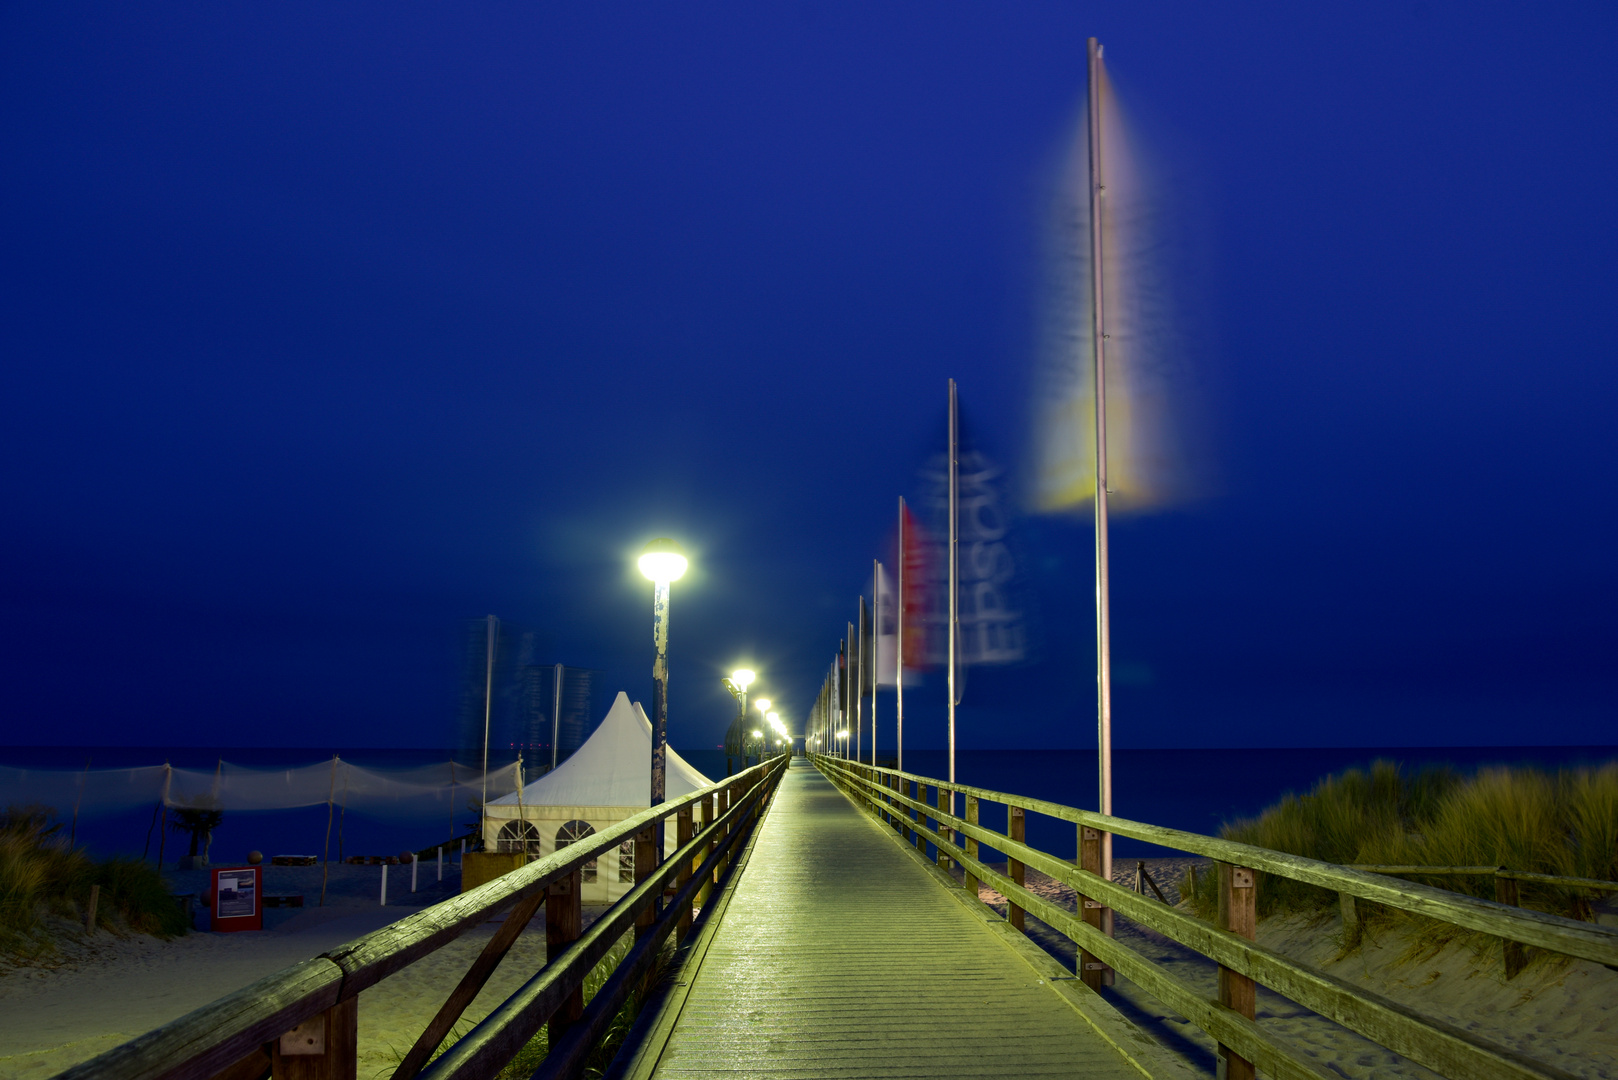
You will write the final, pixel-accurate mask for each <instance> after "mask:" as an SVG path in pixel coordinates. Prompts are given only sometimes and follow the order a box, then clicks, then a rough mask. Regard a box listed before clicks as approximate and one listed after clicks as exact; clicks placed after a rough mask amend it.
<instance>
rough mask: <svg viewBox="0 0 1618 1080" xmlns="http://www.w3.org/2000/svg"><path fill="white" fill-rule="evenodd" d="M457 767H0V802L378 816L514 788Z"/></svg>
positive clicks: (497, 773)
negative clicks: (324, 809)
mask: <svg viewBox="0 0 1618 1080" xmlns="http://www.w3.org/2000/svg"><path fill="white" fill-rule="evenodd" d="M484 780H485V778H484V774H483V773H482V771H481V770H478V769H473V768H468V767H466V766H464V765H458V764H452V763H450V762H448V761H445V762H443V763H442V764H434V765H419V766H413V767H410V768H400V769H379V768H367V767H364V766H360V765H351V764H349V763H348V762H346V761H343V760H342V759H341V758H336V757H334V758H331V759H329V760H327V761H321V762H316V763H314V764H311V765H299V766H296V767H294V768H288V769H251V768H246V767H244V766H240V765H232V764H231V763H230V762H228V761H222V762H220V763H219V764H218V766H217V767H215V768H213V769H180V768H172V767H170V766H168V765H145V766H141V767H139V768H133V769H80V770H78V771H75V772H69V771H65V770H59V769H18V768H11V767H6V766H0V803H4V804H9V805H29V804H35V805H43V806H48V807H50V808H52V809H53V810H54V811H55V812H56V813H57V815H58V816H60V817H67V816H72V817H74V818H80V817H83V818H91V817H96V816H99V815H104V814H114V813H119V812H122V811H127V810H132V809H134V808H136V807H140V806H156V805H157V804H158V803H159V802H162V803H163V804H164V805H166V806H170V807H174V808H176V809H186V808H196V809H210V810H224V811H231V810H291V809H295V808H297V807H300V806H317V805H323V804H326V803H331V804H332V805H333V806H339V807H345V808H347V809H349V810H357V811H359V812H361V813H370V814H375V815H378V816H395V815H411V816H415V815H427V814H430V813H432V812H434V810H437V811H438V812H441V813H445V814H449V813H453V812H454V811H455V810H458V809H460V808H462V807H465V806H466V805H467V803H468V802H471V803H474V804H475V803H477V802H479V801H481V799H482V798H483V796H484V793H485V791H486V792H487V794H488V797H489V798H490V799H495V798H499V797H500V796H502V795H508V794H510V793H511V792H513V791H515V790H517V787H518V783H519V778H518V766H517V764H516V763H512V764H510V765H506V766H504V767H502V768H499V769H491V770H489V773H488V777H487V785H486V786H485V782H484Z"/></svg>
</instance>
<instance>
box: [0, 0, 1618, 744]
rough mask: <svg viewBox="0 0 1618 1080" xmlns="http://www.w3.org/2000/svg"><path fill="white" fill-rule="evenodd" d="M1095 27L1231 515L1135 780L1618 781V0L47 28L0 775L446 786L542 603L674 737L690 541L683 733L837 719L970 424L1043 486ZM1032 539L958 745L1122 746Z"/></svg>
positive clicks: (1, 181)
mask: <svg viewBox="0 0 1618 1080" xmlns="http://www.w3.org/2000/svg"><path fill="white" fill-rule="evenodd" d="M1090 35H1095V36H1097V37H1099V38H1100V39H1101V40H1102V41H1103V43H1104V44H1105V46H1106V50H1107V58H1108V63H1109V66H1110V70H1111V73H1112V77H1113V79H1114V81H1115V83H1116V85H1117V87H1118V88H1119V93H1120V96H1121V98H1123V99H1125V100H1126V101H1127V103H1128V104H1129V106H1130V107H1131V110H1132V114H1133V115H1134V116H1135V117H1137V118H1138V120H1139V123H1140V124H1141V129H1142V131H1143V132H1145V133H1147V134H1148V135H1149V138H1150V141H1151V144H1152V145H1153V146H1154V147H1155V148H1156V150H1157V152H1158V153H1159V155H1160V157H1161V160H1162V161H1164V162H1167V163H1169V168H1168V174H1167V175H1170V176H1171V177H1172V180H1173V184H1174V185H1175V188H1176V194H1177V198H1178V202H1179V205H1181V206H1182V207H1183V208H1184V211H1185V212H1184V216H1183V219H1182V223H1183V225H1184V236H1183V237H1182V239H1183V240H1184V241H1185V244H1186V245H1187V248H1188V250H1193V251H1194V252H1195V253H1196V258H1195V259H1193V260H1191V263H1193V264H1194V265H1196V266H1200V267H1201V268H1202V269H1201V270H1200V271H1198V272H1196V273H1194V274H1190V275H1189V276H1188V279H1187V280H1186V281H1184V282H1183V283H1182V285H1183V288H1184V292H1185V295H1186V296H1187V297H1190V298H1191V299H1192V300H1193V301H1194V302H1191V303H1188V304H1187V306H1186V310H1187V312H1188V313H1189V314H1188V318H1189V319H1190V320H1191V321H1190V322H1189V323H1188V325H1187V327H1186V333H1187V334H1188V335H1189V337H1190V339H1191V340H1193V341H1194V342H1195V345H1196V348H1195V356H1196V358H1197V360H1198V364H1199V371H1198V381H1197V385H1198V387H1199V390H1198V393H1199V395H1200V400H1199V407H1200V408H1201V410H1202V413H1203V414H1204V415H1205V417H1206V418H1207V420H1208V424H1209V427H1208V430H1209V432H1210V438H1209V439H1208V441H1207V446H1206V448H1205V452H1206V453H1207V454H1209V455H1210V463H1211V464H1212V465H1214V466H1216V467H1215V468H1213V469H1212V470H1211V471H1212V472H1213V473H1215V474H1216V475H1217V476H1218V485H1217V488H1216V489H1214V490H1211V491H1210V492H1209V493H1208V494H1207V495H1206V497H1204V498H1202V499H1201V500H1199V501H1197V502H1195V503H1192V504H1187V505H1183V506H1180V507H1178V508H1175V509H1173V510H1171V511H1168V512H1164V513H1160V514H1156V515H1152V516H1147V517H1139V518H1132V519H1122V520H1120V521H1119V522H1117V523H1116V527H1115V529H1114V531H1113V545H1114V549H1113V559H1114V574H1115V577H1114V594H1113V596H1114V601H1113V602H1114V616H1115V620H1116V642H1115V651H1116V656H1117V662H1118V665H1119V672H1120V686H1119V689H1118V692H1117V703H1116V721H1115V722H1116V732H1117V741H1118V743H1119V745H1121V746H1125V747H1154V746H1176V747H1203V746H1316V745H1319V746H1358V745H1473V744H1477V745H1487V744H1500V745H1537V744H1593V743H1612V742H1615V741H1618V738H1615V736H1614V733H1615V731H1618V725H1615V723H1614V719H1615V710H1614V702H1615V700H1618V697H1615V692H1618V671H1615V666H1614V660H1613V657H1614V654H1615V649H1618V628H1615V626H1614V614H1613V613H1614V611H1615V610H1618V569H1615V567H1614V557H1615V555H1618V516H1615V510H1614V505H1613V492H1614V490H1615V481H1618V449H1615V444H1614V439H1613V435H1612V432H1613V429H1614V421H1613V419H1612V417H1613V414H1614V411H1615V406H1618V377H1615V368H1614V345H1613V340H1614V338H1613V335H1614V315H1615V312H1618V299H1615V298H1618V199H1614V197H1613V192H1614V186H1615V179H1614V178H1615V175H1618V124H1615V123H1614V116H1613V112H1614V103H1618V65H1614V63H1613V60H1612V53H1611V48H1612V42H1613V41H1614V40H1618V7H1614V6H1613V5H1611V4H1583V5H1580V4H1559V5H1535V4H1526V3H1523V4H1516V5H1501V4H1487V3H1476V2H1470V3H1465V4H1459V3H1457V4H1447V5H1446V4H1439V3H1419V2H1408V0H1407V2H1401V3H1394V4H1380V3H1355V4H1346V3H1344V4H1331V5H1316V4H1305V5H1297V4H1281V3H1272V4H1244V5H1233V4H1206V3H1179V4H1151V5H1141V4H1121V3H1120V4H1109V5H1098V4H1082V3H1071V4H1032V3H1029V4H1017V5H984V4H942V3H935V2H927V3H912V4H899V3H881V4H872V3H864V2H861V3H802V4H786V3H778V4H777V3H772V4H748V3H736V4H730V5H717V4H680V5H675V4H651V3H647V4H631V3H621V4H610V5H608V4H574V5H562V4H545V5H484V6H471V5H439V4H401V3H387V4H374V3H371V4H367V3H347V4H341V5H332V4H275V5H240V4H228V5H217V4H191V5H183V4H163V5H156V4H146V3H121V4H105V5H92V4H71V5H70V4H48V3H8V4H6V5H4V6H3V7H0V206H3V210H0V274H3V282H0V407H3V409H4V420H3V423H0V454H3V460H4V468H3V470H0V513H3V528H0V584H3V591H0V627H3V634H4V638H3V642H0V716H3V722H4V735H3V737H0V742H8V743H15V744H45V745H61V744H84V745H108V744H110V745H151V746H170V745H222V746H301V747H327V746H378V747H383V746H419V747H438V746H447V745H449V744H450V743H451V742H452V741H453V738H454V732H453V724H454V717H455V710H456V705H457V700H458V696H457V695H458V680H459V679H460V676H461V667H460V664H461V661H460V657H459V655H458V649H459V647H460V635H461V633H462V627H463V624H464V621H465V620H467V619H472V618H478V617H481V616H483V615H486V614H489V613H494V614H497V615H500V616H502V617H503V618H505V619H508V620H512V621H513V622H516V623H519V624H521V625H524V626H527V627H531V628H533V629H535V630H537V631H539V632H540V634H541V635H542V638H543V640H544V642H545V647H544V649H543V650H542V652H543V653H544V656H543V659H544V660H545V662H553V661H554V662H565V663H568V664H575V665H581V666H588V667H596V668H600V669H602V670H605V671H606V672H608V673H609V676H610V681H611V683H612V684H613V687H614V688H617V687H622V688H623V689H626V690H628V691H629V692H630V694H631V696H632V697H635V698H638V699H640V700H643V701H647V702H649V701H650V690H651V679H650V666H651V596H650V592H651V590H650V586H649V585H648V584H647V583H646V582H645V581H644V580H643V579H641V578H640V577H639V575H638V574H637V573H636V572H635V571H634V569H633V562H632V561H633V557H634V555H635V554H636V553H637V552H638V551H639V549H640V547H641V545H642V544H644V543H645V541H646V540H648V539H650V538H651V537H654V536H659V535H668V536H672V537H675V538H677V539H678V540H679V541H680V542H681V543H683V544H684V545H685V546H686V548H687V550H688V551H689V553H690V554H691V556H692V559H693V569H692V571H691V573H690V574H688V575H687V577H686V579H684V580H682V581H680V582H679V583H677V584H676V585H675V587H674V596H673V611H672V642H671V653H672V676H671V685H670V699H671V741H672V742H673V743H674V744H675V745H676V746H693V747H695V746H711V745H713V744H714V743H715V742H716V741H717V740H718V739H719V738H720V737H721V736H722V734H723V731H724V728H725V726H726V724H727V723H728V721H729V718H730V714H731V703H730V699H729V697H728V695H726V694H725V692H724V690H723V689H722V687H721V686H720V684H719V677H720V675H721V674H722V673H724V672H727V671H728V670H729V669H730V668H731V667H732V666H734V665H735V664H737V663H739V662H743V661H746V662H750V663H751V665H752V666H754V667H755V668H757V669H758V670H759V672H760V675H761V678H760V688H761V689H762V690H763V692H765V693H768V694H770V695H771V696H773V697H774V698H776V699H777V701H778V702H779V704H780V706H781V711H782V712H783V714H784V716H785V717H786V719H787V720H788V722H789V723H790V724H792V725H794V726H799V725H801V724H802V721H803V718H804V715H805V713H806V711H807V709H808V706H809V703H810V701H811V700H812V698H813V696H814V694H815V691H816V690H817V688H818V686H819V681H820V678H821V676H822V674H823V672H824V670H825V667H826V664H827V663H828V661H829V660H830V659H831V658H832V656H833V653H834V651H835V648H836V643H837V639H838V638H839V637H840V636H841V634H842V631H843V627H844V624H845V623H846V622H847V621H848V620H849V619H851V618H852V617H853V613H854V605H855V600H856V597H857V596H858V594H859V593H860V591H861V590H862V589H863V588H865V587H866V583H867V581H868V578H869V572H870V560H871V559H872V558H873V557H877V556H881V555H884V554H885V553H886V551H887V547H888V544H889V543H890V532H891V530H892V521H893V516H894V504H895V499H896V497H897V496H898V495H901V494H908V493H911V492H913V491H914V490H915V488H916V476H917V470H918V469H919V468H920V467H921V466H922V465H923V464H924V463H925V462H926V460H927V458H928V456H929V455H930V454H931V453H934V452H936V451H937V450H939V449H941V447H940V446H939V440H940V437H941V435H942V432H943V423H944V402H945V385H946V379H948V378H951V377H953V378H955V379H957V380H958V381H959V383H960V387H961V400H962V404H963V409H964V410H965V412H966V414H967V417H968V421H969V423H970V424H971V425H972V430H973V432H974V435H975V437H976V438H977V439H978V440H979V441H980V444H981V446H982V447H983V448H984V449H985V450H987V451H988V452H990V453H992V454H994V455H996V456H997V457H998V458H1000V459H1001V460H1003V461H1004V462H1005V463H1006V465H1007V466H1008V468H1015V467H1016V466H1017V464H1018V461H1019V456H1020V455H1021V454H1022V453H1023V451H1024V448H1025V445H1026V442H1027V439H1026V431H1025V428H1026V425H1027V417H1028V411H1029V410H1028V404H1029V402H1028V398H1029V383H1030V378H1029V373H1030V370H1031V367H1032V364H1033V356H1034V353H1035V351H1036V337H1037V322H1038V317H1037V307H1038V303H1037V299H1038V295H1039V293H1040V285H1039V281H1038V277H1039V250H1040V223H1041V220H1042V217H1041V215H1042V213H1043V209H1042V207H1043V203H1042V200H1043V198H1044V195H1043V194H1042V192H1043V191H1044V190H1045V188H1046V187H1047V186H1048V181H1049V177H1050V175H1051V171H1052V163H1053V161H1055V160H1056V159H1057V158H1058V157H1059V156H1060V153H1061V151H1062V148H1063V140H1064V139H1065V138H1066V137H1068V135H1070V133H1071V130H1072V123H1073V119H1074V116H1075V115H1076V112H1077V111H1078V110H1079V109H1081V108H1082V106H1083V94H1084V85H1085V65H1084V46H1085V39H1086V37H1088V36H1090ZM1017 536H1018V548H1019V551H1020V553H1021V555H1022V557H1023V572H1024V575H1025V581H1026V584H1027V592H1028V594H1029V595H1030V596H1031V597H1032V598H1033V602H1034V604H1035V606H1036V607H1037V610H1034V611H1033V612H1032V613H1031V619H1032V621H1033V624H1034V625H1035V627H1036V634H1035V637H1036V639H1037V644H1038V660H1037V662H1035V663H1030V664H1028V665H1025V666H1022V667H1016V668H1006V669H996V670H980V671H974V672H973V674H972V676H971V680H970V683H969V687H968V696H967V701H966V703H965V705H964V706H963V709H962V713H961V740H962V742H963V744H965V745H967V746H978V747H993V746H1004V747H1045V746H1049V747H1086V746H1092V745H1094V678H1093V648H1094V644H1093V641H1094V639H1093V613H1092V602H1093V601H1092V595H1093V583H1092V579H1091V560H1092V547H1091V539H1090V526H1089V522H1088V519H1087V518H1084V517H1080V518H1077V519H1055V518H1042V519H1032V518H1030V519H1025V520H1023V521H1021V522H1019V526H1018V533H1017ZM882 707H883V709H884V710H891V706H890V705H889V704H888V703H887V701H886V699H884V704H883V706H882ZM800 730H801V728H800ZM943 738H944V728H943V711H942V704H941V698H940V697H939V695H938V690H937V679H936V677H933V678H931V679H930V680H929V684H928V686H927V687H925V688H923V689H921V690H918V691H917V692H916V693H915V695H914V698H913V703H912V704H911V706H910V709H909V715H908V716H907V740H908V742H909V743H910V745H915V746H929V745H930V746H938V745H941V744H942V741H943Z"/></svg>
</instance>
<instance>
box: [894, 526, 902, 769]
mask: <svg viewBox="0 0 1618 1080" xmlns="http://www.w3.org/2000/svg"><path fill="white" fill-rule="evenodd" d="M894 603H895V604H896V605H897V606H896V607H895V609H894V615H895V616H896V617H897V619H898V621H897V622H896V623H894V637H893V674H894V676H895V678H894V684H893V712H894V717H895V719H896V722H897V723H898V725H899V756H898V759H897V760H896V761H895V762H894V767H895V768H896V769H898V770H899V771H900V772H904V771H905V497H904V496H903V495H901V496H899V590H898V595H897V597H896V598H895V600H894Z"/></svg>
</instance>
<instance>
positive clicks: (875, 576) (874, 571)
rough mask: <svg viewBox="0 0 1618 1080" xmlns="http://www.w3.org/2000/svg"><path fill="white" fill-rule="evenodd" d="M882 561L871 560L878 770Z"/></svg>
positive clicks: (873, 748) (873, 725)
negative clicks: (877, 693)
mask: <svg viewBox="0 0 1618 1080" xmlns="http://www.w3.org/2000/svg"><path fill="white" fill-rule="evenodd" d="M881 651H882V560H880V559H872V560H871V767H872V768H873V769H874V768H876V691H877V687H878V686H880V685H881V683H882V657H881V656H879V655H878V654H879V653H880V652H881Z"/></svg>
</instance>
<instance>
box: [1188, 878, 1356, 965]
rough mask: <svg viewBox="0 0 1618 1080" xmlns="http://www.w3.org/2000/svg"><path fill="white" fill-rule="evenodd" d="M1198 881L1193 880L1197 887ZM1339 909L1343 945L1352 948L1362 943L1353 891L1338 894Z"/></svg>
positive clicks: (1193, 885)
mask: <svg viewBox="0 0 1618 1080" xmlns="http://www.w3.org/2000/svg"><path fill="white" fill-rule="evenodd" d="M1195 886H1196V882H1195V881H1193V882H1192V887H1193V888H1195ZM1337 910H1338V912H1339V913H1340V914H1341V915H1342V916H1343V947H1344V948H1346V949H1352V948H1353V947H1354V946H1356V945H1358V944H1359V943H1360V909H1359V905H1358V904H1356V903H1355V901H1354V894H1353V893H1346V892H1340V893H1338V894H1337Z"/></svg>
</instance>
